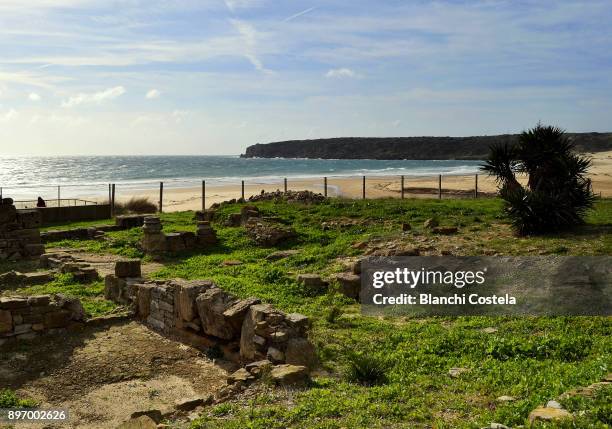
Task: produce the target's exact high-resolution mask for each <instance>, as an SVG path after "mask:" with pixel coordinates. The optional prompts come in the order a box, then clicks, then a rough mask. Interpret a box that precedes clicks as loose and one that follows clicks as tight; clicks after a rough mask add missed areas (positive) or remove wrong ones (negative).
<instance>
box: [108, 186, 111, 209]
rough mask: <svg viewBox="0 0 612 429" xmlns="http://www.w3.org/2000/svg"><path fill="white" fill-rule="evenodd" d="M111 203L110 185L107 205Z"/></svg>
mask: <svg viewBox="0 0 612 429" xmlns="http://www.w3.org/2000/svg"><path fill="white" fill-rule="evenodd" d="M110 203H111V184H110V183H109V184H108V204H109V205H110Z"/></svg>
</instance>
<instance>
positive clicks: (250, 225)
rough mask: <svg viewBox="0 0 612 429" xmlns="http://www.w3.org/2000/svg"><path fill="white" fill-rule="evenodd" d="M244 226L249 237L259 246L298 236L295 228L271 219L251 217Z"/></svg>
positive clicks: (278, 242)
mask: <svg viewBox="0 0 612 429" xmlns="http://www.w3.org/2000/svg"><path fill="white" fill-rule="evenodd" d="M244 227H245V228H246V233H247V235H248V236H249V238H250V239H251V240H252V241H253V242H254V243H255V244H256V245H257V246H263V247H271V246H276V245H277V244H280V243H282V242H284V241H287V240H290V239H292V238H295V237H296V236H297V234H296V232H295V230H294V229H293V228H291V227H290V226H287V225H283V224H280V223H278V222H276V221H274V220H271V219H265V218H249V219H248V221H247V222H246V223H245V225H244Z"/></svg>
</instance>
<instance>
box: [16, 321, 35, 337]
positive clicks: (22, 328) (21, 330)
mask: <svg viewBox="0 0 612 429" xmlns="http://www.w3.org/2000/svg"><path fill="white" fill-rule="evenodd" d="M31 330H32V325H31V324H29V323H24V324H21V325H15V326H14V327H13V332H14V333H15V335H19V334H25V333H26V332H30V331H31Z"/></svg>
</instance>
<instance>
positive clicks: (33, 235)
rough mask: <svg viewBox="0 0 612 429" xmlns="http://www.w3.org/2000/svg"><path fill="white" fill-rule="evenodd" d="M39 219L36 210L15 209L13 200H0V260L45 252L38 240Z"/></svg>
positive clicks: (33, 255)
mask: <svg viewBox="0 0 612 429" xmlns="http://www.w3.org/2000/svg"><path fill="white" fill-rule="evenodd" d="M40 224H41V219H40V214H39V212H38V211H37V210H19V211H17V210H16V209H15V206H14V205H13V200H12V199H10V198H3V199H1V200H0V260H4V259H8V260H11V261H17V260H20V259H25V258H30V257H37V256H39V255H41V254H43V253H44V252H45V247H44V246H43V245H42V244H41V241H40V231H39V230H38V228H39V227H40Z"/></svg>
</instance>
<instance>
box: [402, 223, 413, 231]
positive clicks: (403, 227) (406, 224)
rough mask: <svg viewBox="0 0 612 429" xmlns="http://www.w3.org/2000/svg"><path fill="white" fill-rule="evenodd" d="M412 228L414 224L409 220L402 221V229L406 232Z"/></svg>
mask: <svg viewBox="0 0 612 429" xmlns="http://www.w3.org/2000/svg"><path fill="white" fill-rule="evenodd" d="M411 229H412V226H411V225H410V224H409V223H408V222H403V223H402V231H404V232H406V231H410V230H411Z"/></svg>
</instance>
